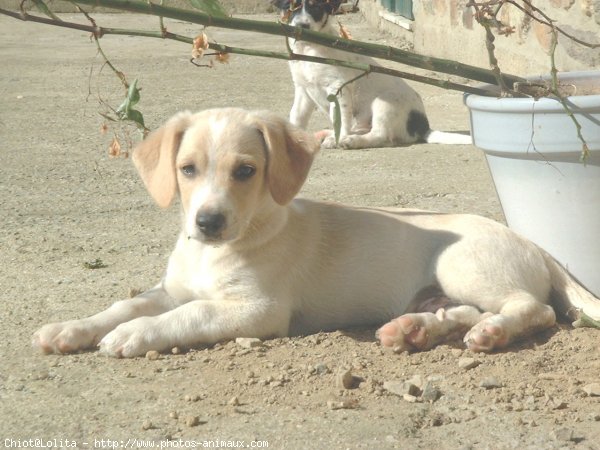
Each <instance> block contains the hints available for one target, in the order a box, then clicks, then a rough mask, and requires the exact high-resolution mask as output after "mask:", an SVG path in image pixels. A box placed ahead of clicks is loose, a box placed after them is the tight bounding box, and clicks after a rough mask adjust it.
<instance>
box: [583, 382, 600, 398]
mask: <svg viewBox="0 0 600 450" xmlns="http://www.w3.org/2000/svg"><path fill="white" fill-rule="evenodd" d="M583 391H584V392H585V393H586V394H587V395H589V396H590V397H600V383H590V384H586V385H585V386H584V387H583Z"/></svg>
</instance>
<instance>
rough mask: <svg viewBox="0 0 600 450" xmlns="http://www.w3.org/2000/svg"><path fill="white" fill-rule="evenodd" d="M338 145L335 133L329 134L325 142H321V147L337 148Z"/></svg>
mask: <svg viewBox="0 0 600 450" xmlns="http://www.w3.org/2000/svg"><path fill="white" fill-rule="evenodd" d="M337 146H338V144H337V142H335V135H334V134H333V133H332V134H330V135H329V136H327V137H326V138H325V139H323V142H321V147H323V148H337Z"/></svg>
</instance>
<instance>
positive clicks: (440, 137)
mask: <svg viewBox="0 0 600 450" xmlns="http://www.w3.org/2000/svg"><path fill="white" fill-rule="evenodd" d="M425 142H427V143H428V144H448V145H459V144H460V145H468V144H472V143H473V139H471V136H470V135H468V134H461V133H449V132H447V131H437V130H429V131H428V132H427V133H426V134H425Z"/></svg>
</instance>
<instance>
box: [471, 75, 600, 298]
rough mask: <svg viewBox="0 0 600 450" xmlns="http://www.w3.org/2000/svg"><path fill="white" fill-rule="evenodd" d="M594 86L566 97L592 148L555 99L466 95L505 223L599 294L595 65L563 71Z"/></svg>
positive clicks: (599, 101) (598, 79)
mask: <svg viewBox="0 0 600 450" xmlns="http://www.w3.org/2000/svg"><path fill="white" fill-rule="evenodd" d="M560 80H561V82H562V83H572V84H574V85H576V86H577V87H578V88H584V87H586V88H597V89H598V90H596V91H595V92H598V93H599V94H598V95H596V94H593V95H581V96H577V95H575V96H572V97H569V98H568V103H569V106H570V109H571V110H572V111H573V113H574V115H575V117H576V118H577V121H578V122H579V124H580V125H581V134H582V136H583V138H584V140H585V142H586V143H587V145H588V147H589V150H590V154H589V157H588V158H587V160H586V161H585V162H582V161H581V155H582V142H581V140H580V139H579V138H578V137H577V131H576V127H575V124H574V123H573V121H572V119H571V118H570V117H569V116H568V115H567V114H566V113H565V110H564V108H563V106H562V104H561V103H560V102H559V101H556V100H552V99H549V98H541V99H539V100H534V99H532V98H494V97H482V96H478V95H472V94H467V95H465V103H466V105H467V107H468V108H469V111H470V116H471V133H472V136H473V142H474V144H475V145H476V146H477V147H479V148H480V149H481V150H483V151H484V153H485V155H486V159H487V163H488V166H489V169H490V172H491V174H492V178H493V180H494V184H495V186H496V191H497V193H498V197H499V199H500V203H501V204H502V209H503V210H504V214H505V217H506V222H507V223H508V226H509V227H510V228H512V229H513V230H515V231H516V232H518V233H519V234H521V235H523V236H525V237H527V238H528V239H530V240H532V241H533V242H535V243H537V244H538V245H539V246H540V247H542V248H544V249H545V250H546V251H547V252H549V253H550V254H551V255H552V256H554V258H556V259H557V260H558V261H559V262H560V263H561V264H562V265H563V266H565V267H566V268H567V269H568V270H569V272H571V274H573V275H574V276H575V278H577V279H578V280H579V282H581V284H583V285H584V286H585V287H586V288H587V289H588V290H590V291H591V292H593V293H594V294H595V295H596V296H600V71H593V72H572V73H569V74H561V76H560Z"/></svg>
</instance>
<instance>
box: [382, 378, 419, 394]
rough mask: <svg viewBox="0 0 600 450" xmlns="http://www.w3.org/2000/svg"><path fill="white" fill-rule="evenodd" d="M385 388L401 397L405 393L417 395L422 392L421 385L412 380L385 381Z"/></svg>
mask: <svg viewBox="0 0 600 450" xmlns="http://www.w3.org/2000/svg"><path fill="white" fill-rule="evenodd" d="M383 388H384V389H385V390H386V391H388V392H391V393H392V394H396V395H399V396H400V397H402V396H404V395H410V396H413V397H417V396H418V395H419V394H420V393H421V390H420V389H419V387H418V386H417V385H415V384H413V383H411V382H410V381H385V382H384V383H383Z"/></svg>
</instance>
